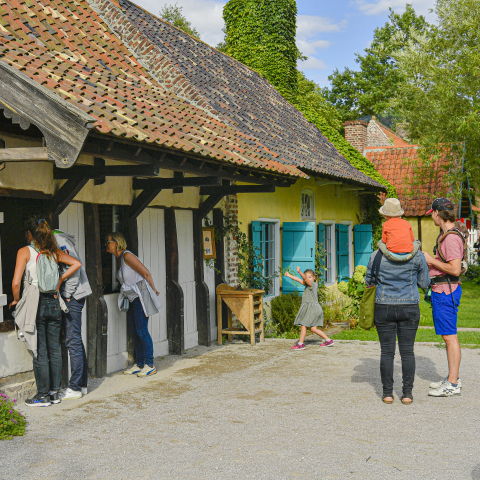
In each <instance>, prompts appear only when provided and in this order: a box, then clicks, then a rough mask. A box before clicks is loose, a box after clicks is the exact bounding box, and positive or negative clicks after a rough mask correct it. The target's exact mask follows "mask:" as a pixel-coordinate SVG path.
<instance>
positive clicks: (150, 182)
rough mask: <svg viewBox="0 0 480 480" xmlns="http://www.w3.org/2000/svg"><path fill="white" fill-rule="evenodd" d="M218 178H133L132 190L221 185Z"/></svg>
mask: <svg viewBox="0 0 480 480" xmlns="http://www.w3.org/2000/svg"><path fill="white" fill-rule="evenodd" d="M221 181H222V179H221V178H220V177H188V178H134V179H133V182H132V184H133V185H132V186H133V189H134V190H144V189H146V188H152V187H157V188H161V189H162V190H166V189H170V188H173V189H175V188H177V187H200V186H202V185H221Z"/></svg>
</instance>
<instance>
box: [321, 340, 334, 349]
mask: <svg viewBox="0 0 480 480" xmlns="http://www.w3.org/2000/svg"><path fill="white" fill-rule="evenodd" d="M334 345H335V344H334V343H333V340H329V341H328V342H323V343H321V344H320V346H321V347H333V346H334Z"/></svg>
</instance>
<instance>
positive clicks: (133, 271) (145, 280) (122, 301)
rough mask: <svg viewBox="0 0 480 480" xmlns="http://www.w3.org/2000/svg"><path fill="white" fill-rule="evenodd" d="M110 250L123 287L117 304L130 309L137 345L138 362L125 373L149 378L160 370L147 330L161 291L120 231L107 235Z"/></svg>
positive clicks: (127, 310) (130, 318)
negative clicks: (128, 248)
mask: <svg viewBox="0 0 480 480" xmlns="http://www.w3.org/2000/svg"><path fill="white" fill-rule="evenodd" d="M105 246H106V248H107V252H108V253H111V254H112V255H114V256H115V257H116V258H117V260H119V261H120V268H119V270H118V272H117V278H118V281H119V282H120V284H121V285H122V286H121V289H120V295H119V297H118V306H119V308H120V310H122V311H123V312H127V322H128V327H129V329H130V332H131V333H132V337H133V343H134V345H135V364H134V365H133V367H131V368H129V369H127V370H125V371H124V372H123V373H124V374H125V375H137V377H149V376H150V375H154V374H155V373H157V370H156V368H155V365H154V364H153V342H152V337H151V336H150V332H149V331H148V317H151V316H152V315H155V314H157V313H158V312H159V308H160V303H159V301H158V300H157V296H158V295H159V294H160V293H159V292H158V291H157V289H156V288H155V284H154V283H153V278H152V274H151V273H150V272H149V271H148V269H147V268H146V267H145V265H144V264H143V263H142V262H141V261H140V260H139V259H138V257H137V256H136V255H134V254H133V253H132V252H129V251H128V250H127V242H126V241H125V237H124V236H123V235H122V234H121V233H119V232H112V233H109V234H108V235H107V236H106V238H105Z"/></svg>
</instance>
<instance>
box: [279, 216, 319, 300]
mask: <svg viewBox="0 0 480 480" xmlns="http://www.w3.org/2000/svg"><path fill="white" fill-rule="evenodd" d="M282 253H283V255H282V264H283V268H284V269H286V268H288V267H290V269H291V270H292V271H293V272H295V273H294V274H295V275H297V273H296V268H297V267H300V268H301V269H302V271H305V270H306V269H308V268H311V269H312V270H315V222H284V223H283V252H282ZM303 289H304V287H303V285H300V284H299V283H298V282H293V281H292V280H290V279H289V278H287V277H283V293H292V292H303Z"/></svg>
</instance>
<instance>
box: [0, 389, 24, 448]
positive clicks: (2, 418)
mask: <svg viewBox="0 0 480 480" xmlns="http://www.w3.org/2000/svg"><path fill="white" fill-rule="evenodd" d="M15 404H16V401H15V400H13V401H12V402H9V401H8V399H7V396H6V395H5V394H3V393H1V394H0V440H11V439H12V438H13V437H15V436H21V435H25V427H26V425H27V419H26V418H25V415H24V414H22V413H20V412H19V411H18V410H16V405H15Z"/></svg>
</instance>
